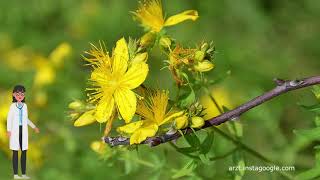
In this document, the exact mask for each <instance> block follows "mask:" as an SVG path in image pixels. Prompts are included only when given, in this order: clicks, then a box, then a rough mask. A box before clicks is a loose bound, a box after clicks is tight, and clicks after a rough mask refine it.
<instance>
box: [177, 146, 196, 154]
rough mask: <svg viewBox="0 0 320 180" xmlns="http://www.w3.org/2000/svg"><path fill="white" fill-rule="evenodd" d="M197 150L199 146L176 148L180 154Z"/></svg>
mask: <svg viewBox="0 0 320 180" xmlns="http://www.w3.org/2000/svg"><path fill="white" fill-rule="evenodd" d="M198 150H199V148H197V147H185V148H177V151H178V152H180V153H182V154H190V153H193V152H196V151H198Z"/></svg>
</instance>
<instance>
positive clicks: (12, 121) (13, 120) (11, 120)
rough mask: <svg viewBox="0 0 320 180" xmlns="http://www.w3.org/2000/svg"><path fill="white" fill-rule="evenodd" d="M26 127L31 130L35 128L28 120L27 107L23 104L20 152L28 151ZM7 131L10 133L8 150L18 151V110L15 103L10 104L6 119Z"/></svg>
mask: <svg viewBox="0 0 320 180" xmlns="http://www.w3.org/2000/svg"><path fill="white" fill-rule="evenodd" d="M28 125H29V126H30V127H32V128H35V127H36V126H35V125H34V124H33V123H32V122H31V121H30V120H29V118H28V107H27V104H25V103H24V105H23V108H22V150H23V151H24V150H27V149H28ZM7 131H10V132H11V136H10V143H9V145H10V149H11V150H15V151H18V150H20V143H19V109H18V108H17V103H12V104H11V106H10V109H9V112H8V117H7Z"/></svg>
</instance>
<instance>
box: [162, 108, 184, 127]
mask: <svg viewBox="0 0 320 180" xmlns="http://www.w3.org/2000/svg"><path fill="white" fill-rule="evenodd" d="M183 113H184V111H180V112H176V113H173V114H171V115H169V116H168V117H166V118H165V119H164V120H163V121H162V122H161V123H160V125H162V124H165V123H167V122H168V121H170V120H172V119H174V118H176V117H179V116H182V115H183Z"/></svg>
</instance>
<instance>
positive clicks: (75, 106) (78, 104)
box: [69, 100, 84, 110]
mask: <svg viewBox="0 0 320 180" xmlns="http://www.w3.org/2000/svg"><path fill="white" fill-rule="evenodd" d="M83 107H84V104H83V103H82V102H81V101H79V100H76V101H73V102H71V103H70V104H69V108H70V109H74V110H79V109H82V108H83Z"/></svg>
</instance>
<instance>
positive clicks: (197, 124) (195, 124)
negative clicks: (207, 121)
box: [191, 116, 204, 128]
mask: <svg viewBox="0 0 320 180" xmlns="http://www.w3.org/2000/svg"><path fill="white" fill-rule="evenodd" d="M203 125H204V119H203V118H202V117H199V116H195V117H192V118H191V127H192V128H201V127H202V126H203Z"/></svg>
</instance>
